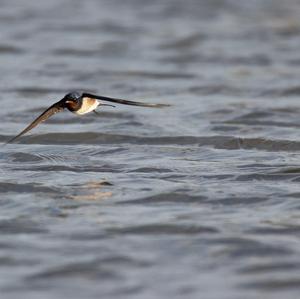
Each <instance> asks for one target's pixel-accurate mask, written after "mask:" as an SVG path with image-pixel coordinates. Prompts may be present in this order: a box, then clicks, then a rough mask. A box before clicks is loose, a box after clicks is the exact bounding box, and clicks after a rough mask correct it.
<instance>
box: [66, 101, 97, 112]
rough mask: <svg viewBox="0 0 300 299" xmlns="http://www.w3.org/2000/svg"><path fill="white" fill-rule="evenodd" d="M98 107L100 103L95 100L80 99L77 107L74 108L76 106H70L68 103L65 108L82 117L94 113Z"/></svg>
mask: <svg viewBox="0 0 300 299" xmlns="http://www.w3.org/2000/svg"><path fill="white" fill-rule="evenodd" d="M99 105H100V102H99V101H98V100H97V99H92V98H89V97H84V98H82V99H81V101H80V105H79V106H78V107H76V105H74V104H73V105H72V103H69V105H68V106H67V108H68V109H69V110H70V111H72V112H73V113H75V114H77V115H83V114H86V113H89V112H92V111H94V110H95V109H96V108H97V107H98V106H99Z"/></svg>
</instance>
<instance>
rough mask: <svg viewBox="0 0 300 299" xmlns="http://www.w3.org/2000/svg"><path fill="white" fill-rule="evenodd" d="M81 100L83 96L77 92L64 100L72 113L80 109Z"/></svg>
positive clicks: (66, 96) (69, 94) (71, 93)
mask: <svg viewBox="0 0 300 299" xmlns="http://www.w3.org/2000/svg"><path fill="white" fill-rule="evenodd" d="M81 100H82V95H81V94H80V93H79V92H77V91H73V92H70V93H68V94H66V95H65V96H64V98H63V101H64V103H65V105H66V107H67V108H68V109H69V110H71V111H74V110H76V109H78V107H79V106H80V105H81Z"/></svg>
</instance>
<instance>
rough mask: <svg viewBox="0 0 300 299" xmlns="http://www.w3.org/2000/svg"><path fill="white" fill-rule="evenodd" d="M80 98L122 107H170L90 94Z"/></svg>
mask: <svg viewBox="0 0 300 299" xmlns="http://www.w3.org/2000/svg"><path fill="white" fill-rule="evenodd" d="M82 97H87V98H93V99H98V100H102V101H108V102H113V103H119V104H124V105H132V106H141V107H151V108H162V107H168V106H170V105H167V104H150V103H141V102H134V101H128V100H122V99H115V98H108V97H104V96H98V95H94V94H90V93H83V94H82Z"/></svg>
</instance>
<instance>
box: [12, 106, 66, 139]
mask: <svg viewBox="0 0 300 299" xmlns="http://www.w3.org/2000/svg"><path fill="white" fill-rule="evenodd" d="M64 108H65V105H64V102H63V101H59V102H57V103H55V104H53V105H52V106H50V107H49V108H48V109H47V110H45V111H44V112H43V113H42V114H41V115H40V116H39V117H37V118H36V119H35V120H34V121H33V122H32V123H31V124H30V125H29V126H28V127H26V128H25V129H24V130H23V131H22V132H21V133H19V134H18V135H17V136H15V137H14V138H12V139H10V140H9V141H8V142H7V143H12V142H14V141H15V140H16V139H17V138H19V137H21V136H22V135H24V134H25V133H27V132H28V131H30V130H31V129H33V128H34V127H36V126H37V125H38V124H39V123H41V122H43V121H45V120H47V119H48V118H49V117H50V116H52V115H53V114H55V113H57V112H61V111H63V110H64Z"/></svg>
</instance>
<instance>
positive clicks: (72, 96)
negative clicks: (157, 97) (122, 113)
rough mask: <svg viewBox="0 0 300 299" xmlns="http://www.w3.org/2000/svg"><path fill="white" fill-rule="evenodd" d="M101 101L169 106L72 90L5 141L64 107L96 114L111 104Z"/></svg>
mask: <svg viewBox="0 0 300 299" xmlns="http://www.w3.org/2000/svg"><path fill="white" fill-rule="evenodd" d="M101 101H107V102H113V103H117V104H123V105H132V106H140V107H150V108H162V107H167V106H170V105H168V104H151V103H143V102H135V101H129V100H123V99H117V98H110V97H106V96H101V95H95V94H91V93H86V92H82V93H81V92H78V91H73V92H69V93H67V94H66V95H65V96H64V97H63V98H62V99H61V100H60V101H58V102H56V103H54V104H53V105H51V106H50V107H49V108H47V109H46V110H45V111H44V112H43V113H42V114H41V115H40V116H38V117H37V118H36V119H35V120H34V121H33V122H32V123H31V124H29V125H28V126H27V127H26V128H25V129H24V130H23V131H21V132H20V133H19V134H18V135H16V136H15V137H13V138H11V139H10V140H8V141H7V143H13V142H14V141H16V140H17V139H18V138H19V137H21V136H22V135H24V134H26V133H27V132H28V131H30V130H32V129H33V128H35V127H36V126H37V125H39V124H40V123H41V122H44V121H45V120H47V119H48V118H49V117H51V116H52V115H54V114H56V113H58V112H62V111H63V110H64V109H67V110H69V111H71V112H73V113H75V114H76V115H84V114H87V113H90V112H94V113H96V114H98V112H97V111H96V108H98V107H101V106H112V107H115V106H114V105H109V104H105V103H102V102H101Z"/></svg>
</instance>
